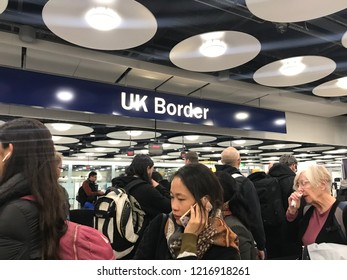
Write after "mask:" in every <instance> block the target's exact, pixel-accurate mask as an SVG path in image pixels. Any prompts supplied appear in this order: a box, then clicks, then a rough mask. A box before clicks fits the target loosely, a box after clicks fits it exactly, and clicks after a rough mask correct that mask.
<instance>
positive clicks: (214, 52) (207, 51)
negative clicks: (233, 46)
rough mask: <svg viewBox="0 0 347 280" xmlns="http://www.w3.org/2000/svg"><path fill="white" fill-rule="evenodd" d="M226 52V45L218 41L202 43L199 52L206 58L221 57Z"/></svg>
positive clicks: (212, 40)
mask: <svg viewBox="0 0 347 280" xmlns="http://www.w3.org/2000/svg"><path fill="white" fill-rule="evenodd" d="M226 50H227V44H226V43H225V42H223V41H222V40H219V39H211V40H208V41H206V42H204V43H203V44H202V45H201V47H200V48H199V51H200V53H201V54H202V55H204V56H207V57H218V56H221V55H223V54H224V53H225V52H226Z"/></svg>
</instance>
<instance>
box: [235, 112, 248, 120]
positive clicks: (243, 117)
mask: <svg viewBox="0 0 347 280" xmlns="http://www.w3.org/2000/svg"><path fill="white" fill-rule="evenodd" d="M235 118H236V119H237V120H246V119H248V118H249V114H248V113H246V112H239V113H237V114H236V115H235Z"/></svg>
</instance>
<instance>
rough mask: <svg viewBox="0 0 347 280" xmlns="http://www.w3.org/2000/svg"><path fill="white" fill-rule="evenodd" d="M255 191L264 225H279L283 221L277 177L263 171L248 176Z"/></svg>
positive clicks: (280, 191) (280, 193) (283, 215)
mask: <svg viewBox="0 0 347 280" xmlns="http://www.w3.org/2000/svg"><path fill="white" fill-rule="evenodd" d="M248 179H250V180H251V181H252V182H253V185H254V187H255V189H256V191H257V194H258V197H259V202H260V208H261V216H262V219H263V224H264V227H279V226H281V225H282V223H283V222H284V221H285V210H284V207H283V202H282V190H281V186H280V183H279V181H278V180H277V178H275V177H272V176H270V175H268V174H266V173H265V172H255V173H252V174H250V175H249V176H248Z"/></svg>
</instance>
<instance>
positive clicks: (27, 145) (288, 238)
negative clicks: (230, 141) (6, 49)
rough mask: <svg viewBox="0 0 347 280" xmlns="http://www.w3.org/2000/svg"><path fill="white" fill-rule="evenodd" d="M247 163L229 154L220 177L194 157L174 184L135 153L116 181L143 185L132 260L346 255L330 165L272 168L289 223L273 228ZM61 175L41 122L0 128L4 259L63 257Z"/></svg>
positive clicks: (89, 185)
mask: <svg viewBox="0 0 347 280" xmlns="http://www.w3.org/2000/svg"><path fill="white" fill-rule="evenodd" d="M240 163H241V156H240V153H239V151H237V149H235V148H234V147H228V148H226V149H225V150H224V151H223V152H222V153H221V164H220V165H216V166H215V168H216V171H212V169H211V168H209V167H207V166H206V165H204V164H202V163H199V158H198V154H197V153H195V152H189V153H187V154H186V157H185V165H184V166H182V167H181V168H179V169H178V170H177V171H176V172H175V173H174V175H173V176H172V178H170V179H169V180H168V179H166V180H165V179H163V178H162V176H160V175H161V174H158V173H157V172H156V171H155V169H154V168H155V167H154V162H153V160H152V159H151V157H150V156H148V155H136V156H135V157H134V158H133V160H132V162H131V164H130V165H129V166H128V167H127V168H126V171H125V174H123V175H122V176H119V177H117V178H114V179H113V180H112V185H114V186H126V185H127V184H129V183H130V182H132V181H134V180H137V181H139V182H140V183H139V184H138V185H137V186H136V188H132V189H131V195H132V196H133V197H134V198H135V199H136V200H137V202H138V203H139V204H140V206H141V208H142V210H143V212H144V214H145V216H144V221H143V225H142V228H141V231H140V233H139V238H138V239H137V241H136V244H135V246H134V248H133V250H132V252H131V253H130V254H129V255H127V259H138V260H142V259H149V260H150V259H198V260H199V259H216V260H217V259H220V260H227V259H230V260H239V259H242V260H256V259H258V260H264V259H297V258H298V259H300V258H302V247H307V246H309V245H311V244H318V245H319V244H321V243H334V244H340V245H341V246H346V248H347V238H346V232H343V231H342V230H341V229H342V228H343V227H344V228H346V227H347V226H346V225H347V213H346V212H347V207H344V208H341V203H340V202H339V201H338V200H336V198H335V197H334V196H333V195H332V192H331V187H332V178H331V174H330V173H329V171H328V170H327V169H326V168H325V167H324V166H323V165H320V164H313V165H310V166H307V167H305V168H302V169H300V170H299V171H298V163H297V161H296V159H295V157H294V156H292V155H283V156H282V157H281V158H280V160H279V162H278V163H275V164H273V165H272V166H271V168H270V169H269V170H268V172H267V174H268V176H271V177H273V178H276V180H277V181H278V182H279V185H278V187H279V188H281V198H280V199H281V201H282V202H281V205H283V208H284V209H283V217H282V218H283V222H282V223H281V224H280V225H279V226H277V227H273V228H271V227H270V228H269V227H267V226H264V221H263V216H264V215H262V211H264V207H263V205H262V201H260V199H259V196H258V193H257V189H256V186H255V184H253V182H252V180H251V179H250V178H248V177H246V176H244V174H242V173H241V171H240ZM61 167H62V158H61V156H59V154H57V153H56V151H55V150H54V144H53V141H52V136H51V134H50V132H49V130H48V129H47V128H46V127H45V126H44V125H43V124H42V123H41V122H39V121H37V120H34V119H28V118H20V119H16V120H13V121H9V122H7V123H5V124H3V125H2V126H1V127H0V259H53V260H55V259H59V240H60V238H61V237H62V236H63V235H64V234H65V233H66V231H67V226H66V221H67V220H68V219H69V209H68V208H69V207H70V205H69V202H68V197H67V193H66V191H65V189H64V188H63V187H62V186H61V185H59V184H58V178H59V176H60V171H61ZM96 178H97V173H96V172H94V171H92V172H90V173H89V176H88V178H87V179H86V181H84V182H83V185H82V188H83V190H84V192H85V194H86V197H87V199H86V201H85V202H84V203H82V205H81V206H82V207H83V208H89V207H90V205H94V204H95V202H96V201H97V199H98V197H100V196H104V195H105V192H103V191H100V190H99V189H98V186H97V184H96ZM28 196H30V197H31V199H26V198H27V197H28ZM91 208H92V207H91ZM338 209H341V213H342V214H341V217H342V219H341V221H340V220H337V219H336V211H337V210H338ZM339 223H342V225H340V224H339Z"/></svg>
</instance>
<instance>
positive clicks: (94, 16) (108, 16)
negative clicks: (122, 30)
mask: <svg viewBox="0 0 347 280" xmlns="http://www.w3.org/2000/svg"><path fill="white" fill-rule="evenodd" d="M85 20H86V21H87V23H88V24H89V25H90V26H91V27H93V28H94V29H97V30H101V31H109V30H112V29H115V28H117V27H118V26H119V25H120V23H121V21H122V19H121V18H120V16H119V15H118V14H117V13H116V12H115V11H114V10H112V9H110V8H105V7H97V8H92V9H90V10H89V11H88V12H87V13H86V15H85Z"/></svg>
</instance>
